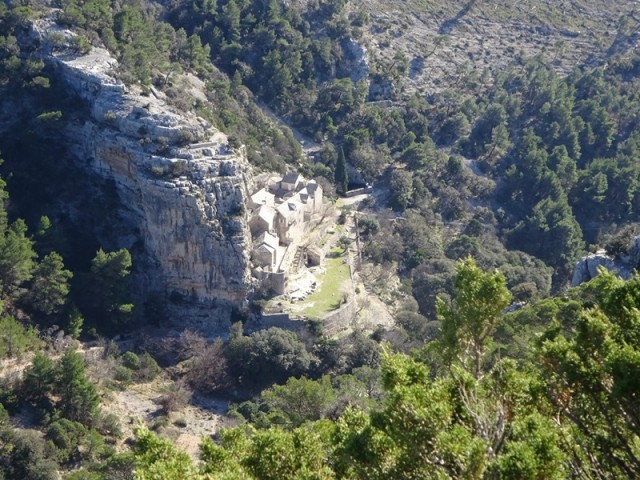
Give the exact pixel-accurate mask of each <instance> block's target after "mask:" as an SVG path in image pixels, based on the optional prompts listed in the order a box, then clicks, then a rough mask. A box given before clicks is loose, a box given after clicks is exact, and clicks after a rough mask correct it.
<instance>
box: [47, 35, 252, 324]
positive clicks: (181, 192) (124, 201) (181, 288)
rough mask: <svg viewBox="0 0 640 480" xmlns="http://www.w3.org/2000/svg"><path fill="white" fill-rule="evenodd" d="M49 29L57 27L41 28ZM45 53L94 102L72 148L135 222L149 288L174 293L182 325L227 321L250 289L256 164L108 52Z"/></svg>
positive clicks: (124, 238) (129, 240) (72, 134)
mask: <svg viewBox="0 0 640 480" xmlns="http://www.w3.org/2000/svg"><path fill="white" fill-rule="evenodd" d="M48 28H56V27H55V26H52V25H51V24H49V25H47V24H46V23H41V24H39V25H38V24H37V25H36V28H35V30H36V32H38V33H39V34H42V33H45V34H46V32H47V29H48ZM67 34H68V33H67ZM41 38H43V37H42V36H41ZM44 38H46V37H44ZM45 59H46V60H47V61H48V62H49V63H51V64H54V65H55V67H56V70H57V75H58V78H59V80H61V81H62V82H63V83H64V84H65V85H66V86H67V87H68V88H69V89H71V90H72V91H73V92H74V93H75V94H76V95H77V96H78V97H79V98H81V99H82V101H83V103H84V104H85V105H86V106H87V110H88V113H87V115H86V116H84V117H82V118H81V120H79V121H77V122H75V123H71V124H70V125H69V127H68V129H67V137H68V140H69V141H70V143H71V151H72V152H73V153H74V156H75V157H76V158H77V161H78V162H79V163H80V164H82V166H83V168H84V171H86V172H87V174H90V175H99V176H100V177H102V178H104V179H107V180H109V181H112V182H113V184H114V185H115V191H116V193H117V196H118V199H119V205H121V209H120V211H119V212H118V213H119V214H120V217H121V218H123V220H124V221H125V222H127V224H128V225H129V226H130V228H129V229H128V232H129V233H128V234H127V235H121V236H120V238H119V243H120V245H119V246H121V247H130V246H131V245H133V244H134V243H136V242H137V244H138V245H140V244H142V245H143V247H142V249H141V251H142V253H141V255H140V256H141V257H142V261H143V263H144V265H145V267H144V271H143V272H141V273H140V276H141V277H142V281H141V283H142V284H143V289H144V290H146V293H149V292H160V293H161V294H162V296H164V297H165V298H166V299H167V300H169V301H168V303H167V305H168V306H169V314H170V317H171V319H172V320H174V321H177V322H178V323H181V324H182V325H185V326H187V325H188V326H197V327H204V328H207V329H209V330H216V329H224V328H226V327H227V325H228V317H229V312H230V310H231V309H232V308H241V307H242V306H243V305H244V304H245V303H246V299H247V295H248V292H249V288H250V270H249V257H248V253H247V252H248V251H249V248H248V246H249V242H250V235H249V229H248V227H247V218H246V213H245V208H244V205H245V201H246V199H247V192H248V189H249V188H250V186H251V170H250V167H249V165H248V163H247V161H246V158H245V155H244V151H243V149H237V150H232V149H230V148H229V146H228V145H227V143H226V137H225V136H224V135H223V134H221V133H220V132H217V131H215V130H214V129H212V128H211V126H210V125H209V124H208V123H207V122H206V121H204V120H202V119H200V118H198V117H196V116H195V115H192V114H188V113H184V112H178V111H176V110H175V109H173V108H171V106H169V105H168V104H167V102H166V101H165V100H166V99H165V98H164V95H163V94H162V93H161V92H158V91H156V90H155V89H153V88H152V89H150V90H148V91H147V92H146V94H145V92H143V91H142V90H139V91H136V90H135V89H134V88H128V87H126V86H125V85H123V84H122V83H120V82H119V81H118V80H117V79H116V78H115V77H114V74H113V73H112V72H113V70H114V69H115V67H116V62H115V60H114V59H113V58H112V57H110V55H109V53H108V52H107V51H106V50H102V49H95V48H94V49H93V50H92V51H91V52H90V53H89V54H87V55H82V56H61V55H54V54H51V53H49V54H47V53H46V51H45ZM196 142H199V143H196ZM131 232H136V234H135V235H132V234H131ZM136 237H138V238H136Z"/></svg>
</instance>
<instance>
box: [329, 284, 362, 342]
mask: <svg viewBox="0 0 640 480" xmlns="http://www.w3.org/2000/svg"><path fill="white" fill-rule="evenodd" d="M357 312H358V306H357V304H356V296H355V295H353V294H352V295H350V296H349V298H348V299H347V301H346V303H344V304H343V305H341V306H340V308H338V309H337V310H334V311H333V312H331V313H330V314H329V315H327V316H325V317H324V318H323V319H322V327H323V330H324V333H325V335H327V336H329V337H332V336H334V335H336V334H338V333H339V332H341V331H343V330H346V329H348V328H349V327H351V325H352V324H353V322H354V321H355V319H356V315H357Z"/></svg>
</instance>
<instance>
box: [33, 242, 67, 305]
mask: <svg viewBox="0 0 640 480" xmlns="http://www.w3.org/2000/svg"><path fill="white" fill-rule="evenodd" d="M71 277H73V274H72V273H71V272H70V271H69V270H65V268H64V264H63V263H62V257H61V256H60V255H58V254H57V253H56V252H51V253H50V254H49V255H47V256H46V257H44V258H43V259H42V262H40V263H39V264H38V266H37V267H36V268H35V271H34V273H33V282H32V285H31V291H30V294H29V297H30V300H31V305H32V306H33V308H35V309H36V310H38V311H39V312H42V313H44V314H45V315H51V314H53V313H56V312H58V311H59V310H60V307H62V306H63V305H64V303H65V301H66V299H67V295H68V294H69V280H70V279H71Z"/></svg>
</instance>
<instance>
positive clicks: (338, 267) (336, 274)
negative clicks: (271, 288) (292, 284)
mask: <svg viewBox="0 0 640 480" xmlns="http://www.w3.org/2000/svg"><path fill="white" fill-rule="evenodd" d="M346 258H347V257H346V256H345V251H344V250H343V249H342V248H340V247H336V248H333V249H332V250H331V254H330V255H329V256H327V258H325V260H324V268H325V273H324V275H322V276H320V277H319V278H318V282H319V283H320V288H319V289H318V290H316V291H315V292H313V293H312V294H311V295H309V296H308V297H307V299H306V300H305V303H308V304H309V306H308V307H306V308H305V309H304V310H302V311H301V312H300V315H303V316H306V317H309V318H310V319H320V318H322V317H324V316H325V315H326V314H327V313H329V312H331V311H332V310H335V309H336V308H338V307H339V306H340V300H341V298H342V295H341V293H340V292H341V290H342V286H343V285H344V284H345V283H346V282H347V281H349V265H347V264H346V263H344V260H345V259H346Z"/></svg>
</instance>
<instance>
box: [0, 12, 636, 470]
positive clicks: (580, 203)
mask: <svg viewBox="0 0 640 480" xmlns="http://www.w3.org/2000/svg"><path fill="white" fill-rule="evenodd" d="M389 3H390V5H389V6H388V10H387V9H384V10H381V9H382V8H383V7H384V6H381V5H379V4H378V3H377V2H372V1H367V2H352V1H347V0H312V1H291V2H280V1H278V0H264V1H253V2H252V1H249V0H202V1H200V0H194V1H191V0H188V1H187V0H185V1H181V0H180V1H178V0H176V1H171V2H142V1H138V0H126V1H122V2H111V1H107V0H88V1H84V0H59V1H58V0H55V1H52V2H41V1H37V0H27V1H23V2H7V3H1V4H0V107H1V108H0V151H1V152H2V157H3V158H4V162H3V164H2V165H1V166H0V174H1V175H2V177H3V179H4V180H2V184H1V188H0V190H1V192H0V199H1V201H2V202H1V205H0V300H1V303H0V305H1V309H2V312H1V315H0V479H7V480H8V479H13V478H24V479H25V480H27V479H54V478H60V477H62V478H69V479H116V478H122V479H126V478H136V479H174V478H175V479H188V478H194V479H197V478H203V479H204V478H213V479H236V478H237V479H240V478H256V479H271V478H273V479H288V478H291V479H294V478H295V479H302V478H305V479H312V478H313V479H330V478H347V479H356V478H357V479H372V478H380V479H389V478H504V479H541V478H585V479H593V478H602V479H604V478H635V477H637V476H640V447H639V445H640V438H639V434H640V416H639V414H638V412H639V405H638V395H639V393H640V385H638V381H639V380H638V379H639V378H640V343H639V341H640V340H639V339H640V321H639V317H638V312H639V311H640V283H639V282H640V279H639V278H638V277H637V275H636V276H633V277H632V278H630V279H629V280H626V281H625V280H621V279H620V278H617V277H616V276H615V275H614V274H612V273H607V272H604V271H602V272H601V273H600V275H599V276H598V277H597V278H595V279H593V280H591V281H590V282H588V283H585V284H583V285H580V286H577V287H573V288H570V286H569V281H570V278H571V273H572V270H573V267H574V265H575V262H576V261H577V260H578V259H579V258H580V257H581V256H583V255H585V254H586V253H587V252H589V251H593V250H595V249H597V248H599V247H603V248H605V249H606V251H607V253H608V254H610V255H612V256H621V255H622V256H624V254H625V253H626V252H627V249H628V248H629V246H630V244H631V242H632V238H633V237H634V235H636V234H637V224H638V223H640V217H639V215H640V183H639V178H640V171H638V169H639V168H640V167H639V164H638V157H639V156H640V124H639V122H640V116H639V113H640V97H639V95H640V93H639V92H640V51H639V50H638V48H637V47H634V46H633V45H635V44H637V39H638V31H639V28H640V20H639V18H640V14H639V13H638V12H637V11H634V10H633V9H632V7H630V6H629V5H627V4H626V3H625V5H613V4H609V3H611V2H609V3H607V2H602V1H599V0H598V1H596V0H589V1H587V0H583V1H581V2H572V5H571V6H568V5H567V6H566V8H564V7H563V8H562V15H563V17H562V18H563V20H562V21H563V22H567V25H562V24H559V23H557V22H558V20H557V19H558V18H560V17H558V16H559V15H560V14H559V13H558V11H556V10H555V9H556V8H560V7H558V6H557V5H550V4H548V3H549V2H539V5H537V8H538V9H539V10H538V13H537V14H536V16H535V18H534V17H531V18H529V17H521V16H519V15H523V13H522V12H521V11H520V10H518V9H511V7H510V6H508V5H505V4H503V3H504V2H499V1H497V2H495V5H494V7H495V8H494V9H493V12H494V13H493V14H492V15H495V18H490V19H489V20H490V21H489V20H486V18H488V17H486V16H487V15H489V13H488V12H487V11H486V5H482V4H481V2H474V1H471V2H450V3H451V4H452V5H444V4H443V3H442V2H437V1H428V2H406V4H404V3H403V4H402V5H395V6H394V2H389ZM527 3H531V2H527ZM562 3H563V4H564V3H565V2H562ZM623 3H624V2H623ZM418 4H419V5H418ZM453 4H455V5H453ZM458 4H459V5H458ZM578 4H579V5H578ZM576 5H578V6H581V8H582V10H576V8H577V7H576ZM374 7H375V8H374ZM396 7H397V8H396ZM458 7H459V8H458ZM411 9H416V10H415V13H416V18H418V19H421V22H422V23H423V24H424V25H429V22H432V21H434V22H436V23H437V24H438V25H439V29H436V30H434V31H432V32H431V31H429V35H428V39H427V40H425V38H422V37H421V38H420V42H421V43H419V45H420V48H423V49H425V50H424V51H422V50H421V51H419V52H415V51H413V53H412V51H411V48H413V47H411V42H408V43H407V41H406V38H405V39H404V40H403V39H402V38H401V37H403V34H402V32H400V31H398V30H402V29H401V28H400V27H402V26H403V25H404V26H405V27H406V28H409V26H412V27H411V28H413V26H415V23H416V22H417V20H411V21H409V20H407V19H408V18H409V17H407V15H410V14H411V11H412V10H411ZM418 9H419V10H418ZM580 12H581V13H580ZM594 12H595V13H594ZM581 15H583V16H581ZM434 19H435V20H434ZM597 19H600V21H599V23H600V24H601V25H600V26H597V24H598V21H597ZM40 20H42V21H53V22H54V23H55V25H57V26H58V27H59V28H60V31H59V32H54V33H50V34H49V35H48V37H47V38H45V39H40V40H38V41H34V34H33V25H34V24H36V23H37V22H38V21H40ZM485 20H486V21H487V22H489V23H490V25H491V29H492V30H491V32H493V31H494V30H495V25H501V26H504V28H507V29H508V28H515V27H514V25H517V26H518V28H520V26H521V25H522V24H524V25H529V27H530V30H531V32H530V33H532V35H545V36H547V37H549V39H552V38H556V37H554V35H556V36H559V37H558V38H560V37H561V38H562V39H563V41H562V42H556V43H553V42H552V41H551V40H548V41H547V43H546V44H545V45H547V47H545V49H544V51H542V50H536V49H535V48H534V47H532V44H530V43H526V41H525V40H522V42H525V43H522V45H524V46H522V45H521V48H520V50H519V51H516V48H515V46H514V47H511V51H510V50H509V48H508V47H509V46H508V45H506V46H504V45H503V47H504V48H503V47H500V48H503V49H502V50H500V52H501V56H500V61H498V60H496V61H495V62H494V63H492V61H491V60H487V59H486V58H485V57H488V56H489V55H485V56H484V57H483V59H482V61H480V60H478V58H477V55H478V54H477V52H476V53H474V54H471V53H469V52H471V48H472V45H473V44H474V43H473V42H475V40H472V39H471V35H472V34H470V33H469V32H472V33H473V34H475V33H476V32H477V31H478V30H477V29H478V28H480V27H478V22H482V21H485ZM403 22H407V23H406V24H404V23H403ZM465 22H466V23H465ZM492 22H494V23H492ZM527 22H530V23H529V24H528V23H527ZM418 23H419V22H418ZM464 25H466V27H464V28H462V27H461V26H464ZM541 25H543V26H544V28H543V27H542V26H541ZM581 25H582V27H583V28H588V27H592V28H591V29H590V30H589V33H586V32H583V31H582V30H580V28H581V27H580V26H581ZM602 25H604V26H602ZM529 27H527V28H529ZM425 28H426V27H425ZM465 28H467V29H468V30H465ZM394 32H395V33H394ZM491 32H490V31H489V30H487V39H488V40H487V41H488V42H489V41H492V40H491V39H492V38H494V37H495V35H494V34H493V33H491ZM541 32H542V33H541ZM545 32H546V33H545ZM465 35H469V37H465ZM505 35H506V36H507V37H508V36H509V35H511V33H509V32H507V33H506V34H505ZM512 36H513V37H514V38H515V37H516V36H517V35H516V34H513V35H512ZM465 38H467V40H465ZM474 38H475V37H474ZM536 38H537V37H536ZM394 39H397V42H395V41H394ZM500 39H503V36H500ZM576 39H577V40H576ZM465 41H467V42H468V49H469V50H468V52H467V53H468V54H467V53H465V47H463V46H461V45H463V44H464V42H465ZM514 41H515V40H514ZM39 42H40V43H39ZM469 42H470V43H469ZM572 42H573V43H572ZM580 42H584V43H585V44H587V45H592V46H593V47H592V50H593V52H594V54H593V55H592V56H590V57H586V56H585V55H584V52H585V51H586V50H588V49H587V48H585V47H584V46H581V45H580V44H579V43H580ZM491 45H493V44H491ZM93 47H103V48H106V49H107V50H108V51H109V52H110V54H111V55H112V56H113V57H114V58H115V59H117V64H114V67H113V68H114V72H113V74H114V75H115V76H116V77H117V78H118V79H119V80H120V81H122V82H123V84H124V85H125V86H128V87H132V88H133V87H134V86H135V88H138V89H140V90H141V91H142V92H144V94H146V95H155V94H154V91H161V92H163V94H164V95H166V98H167V99H168V100H169V101H170V102H171V103H172V104H173V106H174V107H175V108H177V109H181V110H183V111H190V112H194V113H195V114H197V115H198V116H200V117H201V118H203V119H205V120H206V121H208V122H210V123H211V124H212V125H213V126H215V127H216V128H218V129H220V130H221V131H223V132H225V133H226V134H228V135H229V145H230V147H231V148H238V147H239V146H240V145H245V146H246V155H247V158H248V161H249V162H250V164H251V166H252V169H253V170H254V172H255V173H256V174H257V173H260V172H280V173H284V172H286V171H290V170H298V171H300V172H301V173H303V174H304V175H305V176H307V177H308V178H315V179H317V181H318V182H319V183H320V184H322V185H323V186H324V188H325V192H326V193H327V194H328V196H329V197H332V198H336V197H339V196H341V195H344V194H345V193H346V191H347V190H349V189H350V188H351V187H353V186H355V185H365V184H370V185H373V190H374V194H373V195H371V196H369V197H368V198H367V200H365V201H364V202H363V203H361V204H360V206H359V208H358V211H357V221H358V223H357V226H358V242H359V245H361V253H362V261H363V263H364V265H365V267H366V268H369V269H370V270H371V271H374V272H384V275H382V274H380V275H379V276H378V277H377V278H373V277H375V275H372V276H371V277H370V278H369V279H368V283H367V284H366V287H367V289H368V290H370V291H371V292H373V293H374V294H378V295H379V296H380V297H381V298H383V299H385V301H386V302H387V303H388V305H389V309H390V310H391V311H392V313H393V318H394V321H395V325H394V326H393V327H389V328H382V327H380V328H378V329H376V330H374V331H366V330H361V329H357V328H356V329H353V330H352V331H350V332H349V333H348V334H347V335H345V336H344V337H329V336H328V335H326V334H325V332H324V331H323V329H322V326H321V325H317V324H310V328H309V329H308V331H307V333H306V334H300V335H299V334H297V333H294V332H291V331H287V330H283V329H280V328H275V327H274V328H269V329H263V330H257V331H253V332H249V331H246V330H245V328H244V326H243V323H242V321H243V320H245V321H246V320H247V318H248V316H249V315H251V314H255V312H259V310H260V308H261V304H260V303H259V301H256V302H253V303H252V304H251V305H250V307H249V308H248V309H247V311H242V312H234V315H235V317H234V320H237V322H236V323H233V325H232V327H231V329H230V331H229V332H228V334H227V335H226V336H225V338H224V339H221V338H218V339H216V340H215V341H211V340H212V339H205V338H203V337H202V336H201V335H200V334H198V333H197V332H193V331H189V330H186V331H183V332H181V333H177V334H175V333H168V330H167V329H165V324H164V322H165V320H166V315H167V313H166V308H165V307H166V302H167V301H170V300H171V299H169V300H167V299H164V298H160V297H154V296H146V297H145V296H143V295H142V294H141V293H140V292H141V288H140V287H139V286H138V285H136V284H135V282H134V279H136V278H143V277H144V276H145V274H146V272H145V267H146V266H147V265H146V264H145V263H144V261H139V262H137V260H140V259H143V257H144V254H143V253H141V252H143V251H144V249H143V244H144V239H143V238H140V239H138V240H139V242H137V243H134V245H135V246H136V247H135V248H132V249H131V251H129V250H127V249H124V248H107V245H106V244H105V239H106V243H107V244H109V243H110V242H109V240H112V239H113V238H115V236H112V235H111V232H110V229H111V228H113V226H114V225H118V221H119V219H120V216H121V215H120V214H119V209H121V208H122V206H121V205H119V203H118V196H117V194H116V193H115V190H114V187H113V185H111V184H109V182H106V181H100V180H96V179H90V178H87V177H86V175H85V174H84V172H83V171H82V170H81V169H80V168H79V167H78V164H77V163H74V161H75V160H74V159H73V155H72V154H71V149H72V143H73V142H72V140H70V139H69V138H68V132H69V129H70V128H73V127H74V125H81V124H82V122H83V121H84V119H85V118H87V112H86V107H85V106H83V105H82V103H81V102H80V101H79V100H78V99H77V98H76V97H74V96H73V95H72V94H70V93H69V91H68V90H67V89H66V88H65V86H64V84H63V82H61V81H60V74H59V71H57V70H56V68H55V67H54V66H52V65H51V64H50V63H47V62H45V60H44V58H43V56H42V53H41V52H42V49H43V48H46V49H48V51H50V52H52V54H56V55H61V56H69V57H74V56H81V55H83V54H85V53H87V52H89V51H90V50H91V49H92V48H93ZM454 47H455V48H454ZM525 47H526V48H525ZM442 52H453V53H451V55H453V58H454V60H455V61H456V62H458V59H459V57H457V56H456V55H463V57H464V56H465V55H466V57H467V60H465V61H464V62H462V61H460V62H459V63H458V64H457V67H456V68H455V69H454V70H453V71H452V70H448V69H447V68H444V67H442V65H440V64H438V63H432V64H430V63H429V62H430V61H433V62H436V60H435V59H438V58H440V55H441V54H442ZM456 52H457V53H456ZM461 52H462V53H461ZM505 52H506V53H505ZM448 54H449V53H447V55H448ZM474 55H476V56H474ZM505 55H506V57H505ZM505 58H506V60H505ZM438 61H441V59H440V60H438ZM487 65H489V66H487ZM429 68H432V69H436V68H439V69H441V71H440V70H439V73H438V75H435V76H434V77H433V79H432V80H426V79H425V78H427V77H428V75H427V73H428V70H429ZM440 74H441V75H440ZM185 75H192V76H194V77H197V79H198V80H199V81H201V82H203V85H204V86H205V92H204V97H201V96H198V97H196V96H193V95H192V94H191V93H189V90H188V89H186V88H184V83H181V82H182V79H183V78H184V76H185ZM429 78H431V77H429ZM420 82H424V83H420ZM429 82H431V83H429ZM273 117H275V118H277V119H278V122H274V121H273V120H272V118H273ZM294 132H295V134H294ZM140 135H141V139H140V141H141V145H143V146H144V145H145V142H146V139H145V135H146V132H141V133H140ZM299 139H304V141H305V144H301V143H300V142H299ZM183 140H184V141H185V142H187V141H188V140H193V139H188V138H184V139H183ZM150 141H151V140H149V142H150ZM149 142H147V143H149ZM309 145H312V147H309ZM160 147H162V145H161V146H160ZM164 148H165V149H168V146H167V145H164ZM236 213H237V214H238V215H240V214H243V212H236ZM349 215H354V212H352V211H349V210H348V209H345V210H344V211H343V217H347V216H349ZM138 233H139V232H138ZM256 299H257V296H256ZM173 300H174V301H175V302H174V303H176V304H178V305H179V304H180V302H187V301H188V299H183V298H179V299H177V300H176V299H173ZM249 300H251V301H253V300H255V299H254V298H251V299H249ZM116 336H118V337H117V338H115V339H114V337H116ZM153 382H156V383H161V384H162V385H164V390H163V391H162V393H161V394H160V395H157V398H156V399H155V400H156V403H157V405H158V409H157V412H156V413H155V414H154V415H156V418H155V419H154V420H152V421H146V422H142V421H135V420H133V421H132V422H130V423H129V424H127V423H126V420H127V419H126V418H118V415H117V414H114V413H113V412H112V411H110V408H112V407H111V406H112V405H113V403H114V402H113V399H114V398H119V397H118V395H120V394H121V393H122V392H127V391H128V389H131V388H134V387H135V388H140V389H142V388H147V387H145V386H149V385H152V384H153ZM149 388H150V387H149ZM202 398H215V399H221V400H222V401H224V402H225V404H228V405H229V409H228V412H226V414H225V418H226V421H227V424H226V425H227V426H229V428H223V429H221V430H220V431H218V432H216V433H215V435H214V432H213V431H202V432H201V433H202V434H203V436H202V438H201V441H200V442H199V444H200V445H199V453H198V454H197V455H191V456H190V455H189V454H187V453H185V452H184V451H182V450H181V449H180V448H179V447H177V446H176V445H175V442H174V441H175V440H176V438H177V437H178V436H179V432H180V429H183V428H185V426H186V424H187V423H188V421H191V420H186V419H185V418H183V417H179V416H177V415H180V413H179V412H181V411H183V409H184V408H185V406H186V405H190V404H195V403H196V400H195V399H202ZM130 433H131V437H129V438H127V437H128V435H129V434H130ZM192 453H193V452H192Z"/></svg>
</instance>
